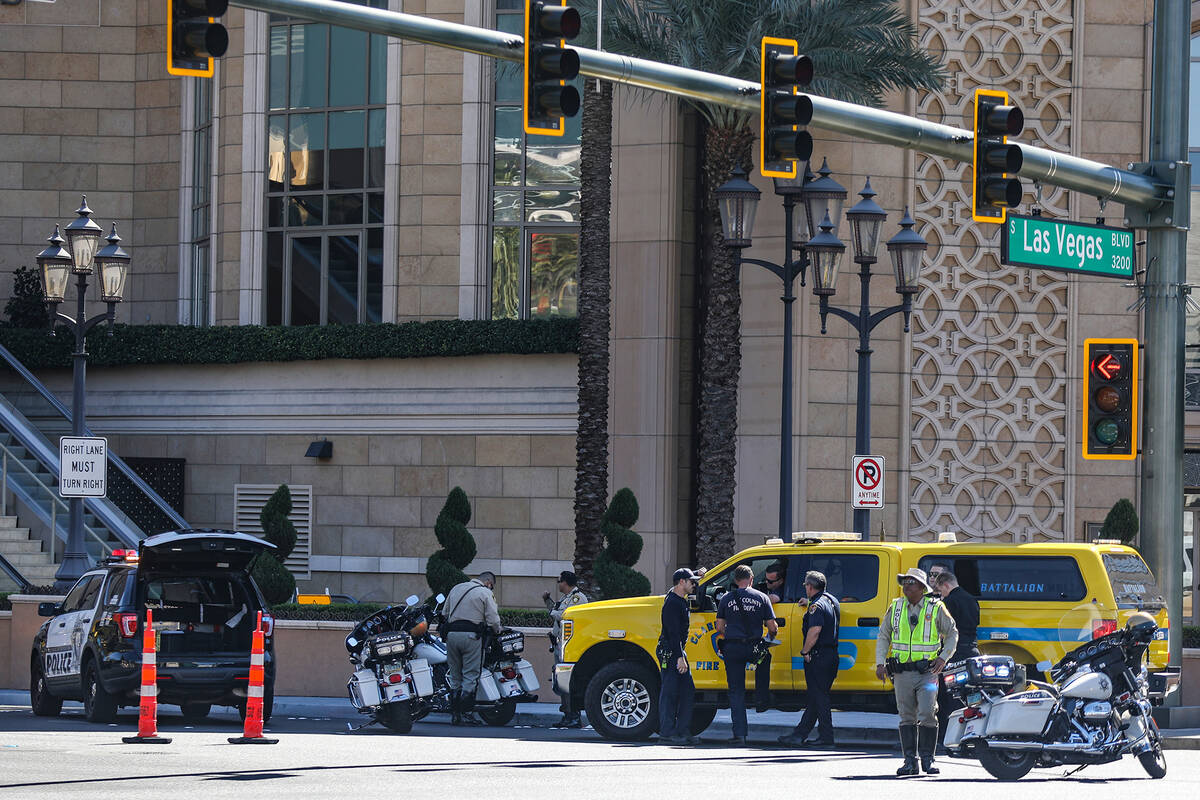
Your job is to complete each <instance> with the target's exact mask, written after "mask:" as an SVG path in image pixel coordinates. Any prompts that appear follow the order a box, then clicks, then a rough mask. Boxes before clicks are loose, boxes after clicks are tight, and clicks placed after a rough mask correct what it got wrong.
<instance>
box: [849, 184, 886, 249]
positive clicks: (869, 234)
mask: <svg viewBox="0 0 1200 800" xmlns="http://www.w3.org/2000/svg"><path fill="white" fill-rule="evenodd" d="M858 195H859V197H861V198H862V200H859V201H858V202H857V203H856V204H855V205H854V207H853V208H851V209H850V210H849V211H847V212H846V219H848V220H850V243H851V244H852V245H853V246H854V260H855V261H857V262H859V263H862V262H864V261H869V262H871V263H875V261H876V260H877V258H876V255H875V254H876V252H877V251H878V250H879V232H880V231H881V230H882V229H883V221H884V220H885V219H887V212H886V211H884V210H883V209H882V208H880V207H879V204H878V203H876V202H875V191H874V190H873V189H872V188H871V179H870V178H869V177H868V178H867V182H866V185H865V186H863V189H862V191H861V192H859V193H858Z"/></svg>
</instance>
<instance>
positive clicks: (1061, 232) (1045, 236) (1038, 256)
mask: <svg viewBox="0 0 1200 800" xmlns="http://www.w3.org/2000/svg"><path fill="white" fill-rule="evenodd" d="M1000 263H1002V264H1008V265H1009V266H1013V267H1033V268H1035V269H1052V270H1057V271H1059V272H1075V273H1082V274H1086V275H1101V276H1104V277H1106V278H1121V279H1124V280H1130V279H1132V278H1133V231H1130V230H1126V229H1125V228H1112V227H1109V226H1107V225H1089V224H1088V223H1086V222H1065V221H1063V220H1057V219H1049V218H1047V217H1026V216H1021V215H1018V214H1009V215H1008V222H1006V223H1005V224H1004V233H1003V234H1001V236H1000Z"/></svg>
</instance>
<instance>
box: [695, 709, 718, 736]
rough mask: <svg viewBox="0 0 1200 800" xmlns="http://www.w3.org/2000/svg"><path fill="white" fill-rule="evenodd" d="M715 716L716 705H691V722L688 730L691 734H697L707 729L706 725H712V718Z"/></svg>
mask: <svg viewBox="0 0 1200 800" xmlns="http://www.w3.org/2000/svg"><path fill="white" fill-rule="evenodd" d="M716 716H717V707H716V706H693V707H692V724H691V727H689V728H688V732H689V733H691V734H692V736H699V735H700V734H702V733H704V732H705V731H706V730H708V726H709V725H712V721H713V718H714V717H716Z"/></svg>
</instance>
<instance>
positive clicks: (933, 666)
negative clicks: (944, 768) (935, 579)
mask: <svg viewBox="0 0 1200 800" xmlns="http://www.w3.org/2000/svg"><path fill="white" fill-rule="evenodd" d="M896 580H897V581H899V583H900V587H901V591H902V593H903V596H901V597H897V598H896V599H895V600H893V601H892V604H891V606H889V607H888V611H887V615H886V616H884V618H883V620H882V621H881V624H880V626H879V638H878V639H877V640H876V643H875V674H876V675H877V676H878V677H879V680H881V681H882V680H884V679H885V676H890V677H891V679H892V686H893V689H894V690H895V692H896V709H897V710H898V711H899V712H900V746H901V748H902V749H903V750H904V765H903V766H902V767H900V769H898V770H896V774H897V775H899V776H904V775H916V774H918V770H917V755H918V753H919V754H920V756H921V769H923V770H924V771H925V772H926V774H928V775H937V774H938V773H939V772H940V771H941V770H939V769H938V768H937V767H935V766H934V765H933V750H934V747H936V745H937V725H938V723H937V682H938V674H939V673H940V672H941V671H942V667H944V666H946V661H947V660H948V659H949V657H950V654H951V653H953V652H954V649H955V648H956V647H957V646H958V628H957V627H955V625H954V618H953V617H951V616H950V612H949V611H947V610H946V607H945V606H944V605H942V601H941V600H939V599H937V598H936V597H931V596H927V593H928V592H929V581H928V580H927V579H926V577H925V570H922V569H917V568H916V567H913V568H912V569H910V570H909V571H908V572H906V573H904V574H902V575H897V576H896Z"/></svg>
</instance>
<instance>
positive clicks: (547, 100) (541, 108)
mask: <svg viewBox="0 0 1200 800" xmlns="http://www.w3.org/2000/svg"><path fill="white" fill-rule="evenodd" d="M579 23H580V19H579V12H578V11H576V10H575V9H573V8H571V7H570V6H568V5H567V4H566V0H562V2H561V3H560V4H559V5H554V4H552V3H551V2H549V0H525V132H526V133H543V134H547V135H550V136H562V135H563V132H564V131H565V130H566V119H565V118H566V117H573V116H575V115H576V114H578V113H579V90H577V89H576V88H575V87H574V86H568V85H567V81H569V80H572V79H574V77H575V76H576V75H578V74H579V54H578V53H576V52H575V51H574V50H571V49H570V48H568V47H567V46H566V45H567V40H568V39H574V38H575V37H576V36H578V35H579Z"/></svg>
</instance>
